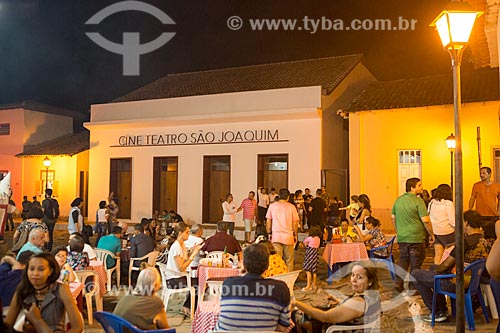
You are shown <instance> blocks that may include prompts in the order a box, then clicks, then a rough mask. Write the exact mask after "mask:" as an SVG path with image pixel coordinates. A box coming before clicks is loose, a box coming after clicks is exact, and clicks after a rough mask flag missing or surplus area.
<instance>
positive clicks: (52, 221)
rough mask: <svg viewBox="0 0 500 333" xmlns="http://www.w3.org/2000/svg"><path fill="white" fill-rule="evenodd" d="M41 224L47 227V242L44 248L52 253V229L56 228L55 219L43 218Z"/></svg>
mask: <svg viewBox="0 0 500 333" xmlns="http://www.w3.org/2000/svg"><path fill="white" fill-rule="evenodd" d="M42 222H44V223H45V224H46V225H47V229H48V230H49V242H48V243H47V244H45V248H46V249H47V250H48V251H52V244H53V243H54V228H55V227H56V222H57V220H56V219H49V218H48V217H45V216H44V217H43V219H42Z"/></svg>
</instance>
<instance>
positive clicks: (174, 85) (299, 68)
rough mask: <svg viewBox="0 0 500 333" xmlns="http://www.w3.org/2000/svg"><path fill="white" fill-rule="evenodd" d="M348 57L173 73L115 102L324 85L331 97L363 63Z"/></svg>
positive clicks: (354, 57)
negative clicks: (336, 88) (341, 83)
mask: <svg viewBox="0 0 500 333" xmlns="http://www.w3.org/2000/svg"><path fill="white" fill-rule="evenodd" d="M361 57H362V55H360V54H355V55H347V56H341V57H329V58H320V59H308V60H301V61H290V62H280V63H273V64H264V65H255V66H245V67H234V68H225V69H216V70H209V71H202V72H191V73H179V74H170V75H167V76H164V77H162V78H161V79H158V80H156V81H155V82H152V83H150V84H148V85H146V86H144V87H142V88H139V89H137V90H135V91H133V92H131V93H129V94H127V95H125V96H122V97H119V98H118V99H116V100H114V101H113V102H127V101H138V100H149V99H159V98H173V97H184V96H197V95H210V94H221V93H232V92H241V91H254V90H267V89H279V88H293V87H309V86H322V87H323V94H325V95H329V94H330V93H331V92H332V91H333V89H335V87H337V85H338V84H339V83H340V82H342V80H343V79H344V78H345V77H346V76H347V75H348V74H349V73H350V72H351V70H353V69H354V67H355V66H356V65H357V64H358V63H359V62H360V61H361Z"/></svg>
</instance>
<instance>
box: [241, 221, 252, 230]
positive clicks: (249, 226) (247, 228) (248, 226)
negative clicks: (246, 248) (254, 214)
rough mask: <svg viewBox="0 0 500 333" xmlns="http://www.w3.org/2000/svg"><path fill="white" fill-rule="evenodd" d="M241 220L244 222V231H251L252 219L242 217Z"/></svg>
mask: <svg viewBox="0 0 500 333" xmlns="http://www.w3.org/2000/svg"><path fill="white" fill-rule="evenodd" d="M243 222H245V232H251V231H252V222H253V219H243Z"/></svg>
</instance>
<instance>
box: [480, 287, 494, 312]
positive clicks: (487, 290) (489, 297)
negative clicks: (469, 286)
mask: <svg viewBox="0 0 500 333" xmlns="http://www.w3.org/2000/svg"><path fill="white" fill-rule="evenodd" d="M480 286H481V291H482V293H483V298H484V299H485V300H486V305H487V306H488V307H489V308H490V312H491V317H492V318H493V319H498V310H497V305H496V303H495V297H494V296H493V293H492V292H491V287H490V285H489V284H484V283H481V285H480Z"/></svg>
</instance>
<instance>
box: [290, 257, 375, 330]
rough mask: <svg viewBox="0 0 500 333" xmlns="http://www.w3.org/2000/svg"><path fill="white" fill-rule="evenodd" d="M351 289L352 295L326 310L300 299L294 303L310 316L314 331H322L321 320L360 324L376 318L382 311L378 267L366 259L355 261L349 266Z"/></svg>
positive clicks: (333, 322)
mask: <svg viewBox="0 0 500 333" xmlns="http://www.w3.org/2000/svg"><path fill="white" fill-rule="evenodd" d="M351 288H352V290H353V291H354V294H353V295H352V296H351V297H348V298H346V299H345V300H343V301H342V302H341V303H340V304H339V305H337V306H335V307H334V308H331V309H329V310H322V309H318V308H315V307H313V306H311V305H309V304H306V303H304V302H300V301H295V302H294V303H295V304H294V305H295V306H296V307H297V308H299V309H300V310H302V311H303V312H304V313H305V314H306V315H308V316H309V317H311V318H312V321H311V326H312V329H313V332H321V326H323V323H329V324H351V325H360V324H368V323H370V322H373V321H375V320H377V319H378V318H379V316H380V311H381V304H380V292H379V283H378V277H377V270H376V268H375V267H374V266H372V265H371V264H370V262H369V261H367V262H365V261H358V262H356V263H355V264H354V265H353V266H352V270H351ZM292 304H293V302H292Z"/></svg>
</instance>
